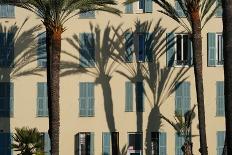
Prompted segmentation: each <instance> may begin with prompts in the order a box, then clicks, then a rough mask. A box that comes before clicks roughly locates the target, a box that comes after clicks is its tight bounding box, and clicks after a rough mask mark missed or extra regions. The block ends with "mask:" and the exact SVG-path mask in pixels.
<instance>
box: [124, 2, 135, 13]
mask: <svg viewBox="0 0 232 155" xmlns="http://www.w3.org/2000/svg"><path fill="white" fill-rule="evenodd" d="M125 13H133V3H130V4H126V5H125Z"/></svg>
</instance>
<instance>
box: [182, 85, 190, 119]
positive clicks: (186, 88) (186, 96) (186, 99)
mask: <svg viewBox="0 0 232 155" xmlns="http://www.w3.org/2000/svg"><path fill="white" fill-rule="evenodd" d="M182 91H183V103H182V104H183V105H182V114H183V116H184V114H185V113H186V112H188V111H189V110H190V104H191V103H190V83H189V82H183V83H182Z"/></svg>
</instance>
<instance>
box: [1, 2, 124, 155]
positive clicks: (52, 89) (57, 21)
mask: <svg viewBox="0 0 232 155" xmlns="http://www.w3.org/2000/svg"><path fill="white" fill-rule="evenodd" d="M0 2H1V3H2V4H10V5H16V6H18V7H21V8H25V9H27V10H29V11H31V12H33V13H35V14H36V15H38V16H39V17H40V18H41V20H42V22H43V24H44V26H45V28H46V44H47V46H46V48H47V83H48V111H49V131H48V133H49V137H50V139H51V154H52V155H58V154H59V129H60V106H59V83H60V76H59V74H60V53H61V34H62V33H63V32H64V31H65V29H66V28H65V27H64V24H65V23H66V22H67V21H68V20H70V19H71V18H72V17H74V16H76V15H78V14H80V13H85V12H88V11H94V10H98V11H106V12H110V13H114V14H117V15H119V14H120V11H119V10H118V9H115V8H113V7H112V5H116V4H117V3H116V2H115V1H114V0H1V1H0ZM1 3H0V4H1Z"/></svg>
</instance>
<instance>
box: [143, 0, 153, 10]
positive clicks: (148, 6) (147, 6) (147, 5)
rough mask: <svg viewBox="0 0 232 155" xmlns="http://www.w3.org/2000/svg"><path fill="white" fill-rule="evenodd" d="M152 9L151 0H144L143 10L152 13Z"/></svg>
mask: <svg viewBox="0 0 232 155" xmlns="http://www.w3.org/2000/svg"><path fill="white" fill-rule="evenodd" d="M152 11H153V5H152V0H145V12H146V13H152Z"/></svg>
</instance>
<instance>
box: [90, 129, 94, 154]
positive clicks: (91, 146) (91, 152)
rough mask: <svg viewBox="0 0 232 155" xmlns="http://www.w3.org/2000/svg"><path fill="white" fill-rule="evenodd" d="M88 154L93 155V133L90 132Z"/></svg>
mask: <svg viewBox="0 0 232 155" xmlns="http://www.w3.org/2000/svg"><path fill="white" fill-rule="evenodd" d="M90 155H94V133H93V132H91V133H90Z"/></svg>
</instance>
